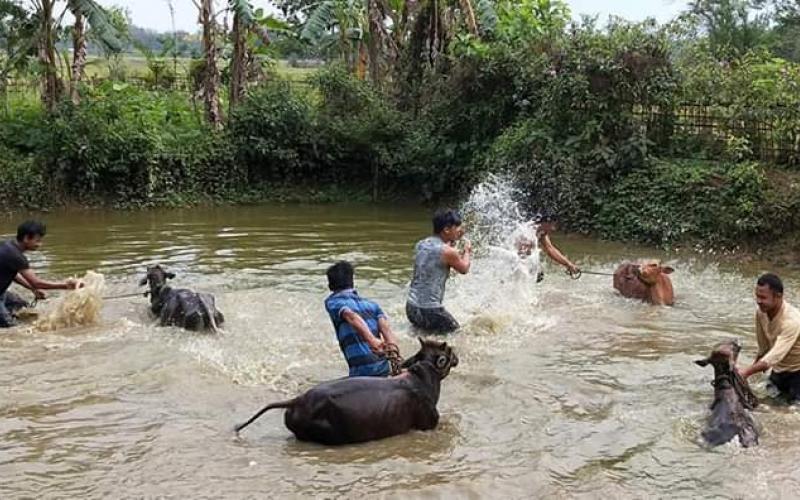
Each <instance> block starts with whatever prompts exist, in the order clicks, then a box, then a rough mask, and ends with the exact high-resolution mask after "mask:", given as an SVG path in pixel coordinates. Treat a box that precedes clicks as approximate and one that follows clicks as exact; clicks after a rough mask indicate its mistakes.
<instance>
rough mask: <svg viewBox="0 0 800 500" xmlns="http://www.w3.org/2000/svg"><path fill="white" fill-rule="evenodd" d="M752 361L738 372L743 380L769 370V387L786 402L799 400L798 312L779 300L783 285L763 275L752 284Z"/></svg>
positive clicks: (799, 348)
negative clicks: (754, 349) (755, 351)
mask: <svg viewBox="0 0 800 500" xmlns="http://www.w3.org/2000/svg"><path fill="white" fill-rule="evenodd" d="M755 295H756V304H758V310H757V311H756V340H757V341H758V355H757V356H756V361H755V362H754V363H753V364H752V365H750V366H749V367H747V368H745V369H744V370H742V371H741V375H742V377H744V378H745V379H746V378H748V377H750V376H751V375H754V374H756V373H760V372H763V371H766V370H768V369H770V368H772V373H771V374H770V376H769V383H770V384H772V385H774V386H775V387H776V388H777V389H778V391H780V393H781V394H782V395H784V396H786V397H787V399H788V400H789V401H790V402H796V401H798V400H800V311H798V310H797V309H795V308H794V307H793V306H792V305H790V304H789V303H788V302H786V301H785V300H783V282H781V279H780V278H779V277H778V276H776V275H774V274H765V275H763V276H761V277H760V278H759V279H758V283H757V284H756V291H755Z"/></svg>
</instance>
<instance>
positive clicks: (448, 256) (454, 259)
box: [442, 241, 472, 274]
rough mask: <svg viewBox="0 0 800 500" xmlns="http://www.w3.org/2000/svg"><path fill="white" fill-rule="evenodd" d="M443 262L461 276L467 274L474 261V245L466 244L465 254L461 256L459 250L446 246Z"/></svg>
mask: <svg viewBox="0 0 800 500" xmlns="http://www.w3.org/2000/svg"><path fill="white" fill-rule="evenodd" d="M442 261H443V262H444V263H445V264H447V265H448V266H450V267H452V268H453V269H455V270H456V272H458V273H459V274H467V273H468V272H469V268H470V265H471V261H472V244H471V243H470V242H469V241H467V242H466V244H465V245H464V253H463V254H459V253H458V250H456V249H455V248H453V247H451V246H445V247H444V251H443V252H442Z"/></svg>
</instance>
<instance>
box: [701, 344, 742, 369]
mask: <svg viewBox="0 0 800 500" xmlns="http://www.w3.org/2000/svg"><path fill="white" fill-rule="evenodd" d="M741 350H742V347H741V346H740V345H739V341H737V340H736V339H730V340H726V341H724V342H720V343H719V344H717V345H716V346H715V347H714V349H713V350H712V351H711V355H710V356H708V357H707V358H705V359H698V360H697V361H695V363H697V364H698V365H700V366H708V365H711V366H713V367H714V368H717V367H719V368H720V369H722V370H733V367H734V365H735V364H736V360H737V359H739V352H740V351H741Z"/></svg>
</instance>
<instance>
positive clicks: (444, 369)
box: [402, 337, 458, 379]
mask: <svg viewBox="0 0 800 500" xmlns="http://www.w3.org/2000/svg"><path fill="white" fill-rule="evenodd" d="M419 343H420V349H419V351H418V352H417V353H416V354H415V355H413V356H411V357H410V358H408V359H407V360H405V362H404V363H403V366H402V367H403V368H408V367H410V366H411V365H413V364H415V363H420V362H422V361H428V362H429V363H430V364H432V365H433V366H434V367H435V368H436V371H437V372H438V373H439V376H440V378H442V379H444V378H445V377H447V375H449V374H450V368H453V367H456V366H458V356H456V353H455V352H454V351H453V348H452V347H450V346H448V345H447V342H439V341H437V340H427V339H423V338H422V337H420V338H419Z"/></svg>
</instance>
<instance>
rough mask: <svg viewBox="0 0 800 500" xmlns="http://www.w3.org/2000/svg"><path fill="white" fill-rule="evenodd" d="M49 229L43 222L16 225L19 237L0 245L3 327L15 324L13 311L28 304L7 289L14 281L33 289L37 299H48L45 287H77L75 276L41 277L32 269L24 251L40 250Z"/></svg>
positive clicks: (56, 288) (0, 290) (0, 326)
mask: <svg viewBox="0 0 800 500" xmlns="http://www.w3.org/2000/svg"><path fill="white" fill-rule="evenodd" d="M46 232H47V230H46V228H45V226H44V224H42V223H41V222H36V221H27V222H23V223H22V224H20V226H19V227H18V228H17V239H16V240H9V241H6V242H4V243H2V244H0V328H9V327H11V326H14V325H15V324H16V319H15V318H14V315H13V313H15V312H17V311H18V310H19V309H21V308H23V307H25V306H26V305H27V302H25V301H24V300H22V298H21V297H20V296H19V295H17V294H16V293H14V292H9V291H8V287H9V286H11V282H12V281H15V282H16V283H18V284H20V285H22V286H23V287H25V288H27V289H28V290H30V291H32V292H33V295H34V296H35V297H36V298H37V299H44V298H45V294H44V293H43V292H42V290H74V289H75V288H77V287H78V282H77V281H76V280H73V279H68V280H67V281H65V282H63V283H52V282H49V281H44V280H41V279H39V278H38V277H37V276H36V274H34V272H33V271H32V270H31V269H30V264H29V263H28V258H27V257H25V252H30V251H35V250H38V249H39V247H41V246H42V238H44V235H45V233H46Z"/></svg>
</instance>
